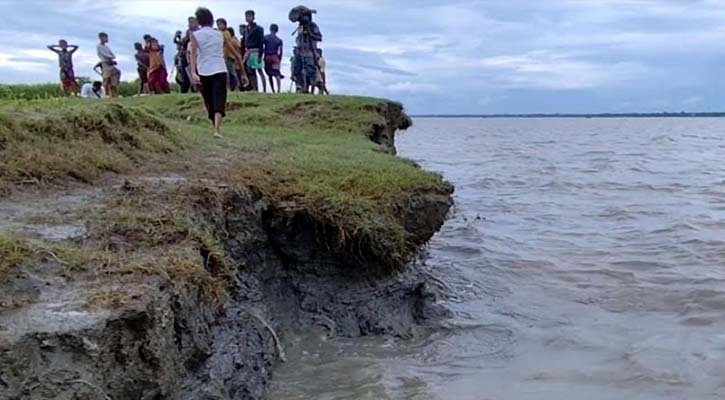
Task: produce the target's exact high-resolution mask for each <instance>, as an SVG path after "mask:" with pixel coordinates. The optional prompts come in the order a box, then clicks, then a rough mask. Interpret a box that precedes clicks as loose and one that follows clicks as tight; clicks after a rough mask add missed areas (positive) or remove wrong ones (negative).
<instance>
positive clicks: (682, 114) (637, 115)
mask: <svg viewBox="0 0 725 400" xmlns="http://www.w3.org/2000/svg"><path fill="white" fill-rule="evenodd" d="M410 117H411V118H651V117H659V118H662V117H668V118H678V117H679V118H697V117H717V118H722V117H725V111H678V112H672V111H661V112H619V113H614V112H604V113H496V114H468V113H466V114H428V113H420V114H411V115H410Z"/></svg>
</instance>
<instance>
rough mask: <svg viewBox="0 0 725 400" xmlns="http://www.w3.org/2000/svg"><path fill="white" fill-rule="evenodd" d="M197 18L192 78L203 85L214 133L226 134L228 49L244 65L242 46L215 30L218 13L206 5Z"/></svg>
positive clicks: (192, 35)
mask: <svg viewBox="0 0 725 400" xmlns="http://www.w3.org/2000/svg"><path fill="white" fill-rule="evenodd" d="M196 19H197V21H198V22H199V25H200V26H201V29H199V30H197V31H195V32H193V33H192V34H191V42H190V53H191V54H190V56H189V70H190V74H189V76H190V78H191V82H192V83H193V84H194V85H197V86H200V87H201V90H200V92H201V96H202V98H203V99H204V106H205V107H206V111H207V113H208V115H209V119H210V120H211V121H212V123H213V124H214V137H215V138H221V137H222V120H223V119H224V117H225V116H226V103H227V65H226V63H225V61H224V50H225V49H226V50H227V51H228V52H231V54H232V55H233V57H234V59H235V60H236V61H237V62H238V63H239V64H240V65H241V64H242V56H241V54H239V50H238V49H236V48H234V46H233V45H232V44H231V43H230V42H229V41H227V40H224V36H223V35H222V32H220V31H217V30H214V29H213V28H212V26H213V25H214V16H213V15H212V13H211V11H209V10H208V9H206V8H203V7H199V8H198V9H197V10H196Z"/></svg>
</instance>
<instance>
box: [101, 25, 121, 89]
mask: <svg viewBox="0 0 725 400" xmlns="http://www.w3.org/2000/svg"><path fill="white" fill-rule="evenodd" d="M98 39H100V41H101V43H100V44H99V45H98V46H97V47H96V51H97V52H98V58H99V59H100V60H101V69H102V71H103V86H104V88H105V89H106V93H108V95H109V96H111V97H117V96H118V87H119V85H120V84H121V70H119V69H118V68H116V64H118V63H117V62H116V56H115V55H114V54H113V52H112V51H111V48H110V47H108V44H107V43H108V34H106V33H104V32H101V33H99V34H98Z"/></svg>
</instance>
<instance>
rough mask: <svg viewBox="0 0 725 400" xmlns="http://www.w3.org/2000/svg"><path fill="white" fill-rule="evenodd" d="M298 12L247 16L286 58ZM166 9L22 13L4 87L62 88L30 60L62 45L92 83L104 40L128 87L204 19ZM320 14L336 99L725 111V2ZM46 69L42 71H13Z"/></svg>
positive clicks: (656, 0) (41, 4)
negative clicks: (140, 58)
mask: <svg viewBox="0 0 725 400" xmlns="http://www.w3.org/2000/svg"><path fill="white" fill-rule="evenodd" d="M298 2H299V0H294V1H292V0H289V1H288V0H280V1H275V2H260V3H258V4H254V3H252V4H250V5H246V4H245V5H244V6H248V7H253V8H256V9H257V11H258V15H259V19H260V23H261V24H263V25H265V26H266V25H268V24H269V23H271V22H275V23H279V24H280V25H281V26H282V30H283V38H284V39H285V41H287V42H288V46H287V49H288V50H289V49H290V45H289V42H290V41H291V37H290V36H289V34H290V33H291V31H292V29H294V27H293V26H291V24H289V23H288V22H287V21H286V10H287V9H288V8H289V7H290V6H293V5H296V3H298ZM207 3H209V4H208V5H209V7H210V8H211V9H212V11H215V13H217V14H218V15H217V16H224V17H226V18H227V19H229V20H230V22H231V23H232V26H236V25H238V23H239V22H241V20H242V15H241V13H242V11H243V10H242V8H244V7H241V6H240V5H239V4H237V3H233V2H228V1H223V0H208V1H207ZM158 4H159V3H158V2H154V3H151V2H150V1H147V2H144V1H136V2H133V1H131V0H108V1H104V2H97V1H92V0H76V1H73V2H70V3H69V2H51V1H33V0H28V1H25V2H23V7H17V9H16V10H14V9H9V10H8V12H7V14H8V15H7V16H6V19H7V23H6V25H5V27H4V28H3V29H2V30H1V31H0V49H2V50H0V72H1V73H2V74H1V75H0V76H2V78H1V80H2V81H3V82H37V81H52V80H55V79H57V71H56V70H55V66H54V63H53V62H52V61H50V60H46V59H43V58H42V57H36V54H35V53H33V54H31V55H29V54H27V53H23V51H24V50H27V49H35V50H38V49H41V50H42V49H43V48H44V46H45V45H46V44H48V43H51V42H55V41H57V39H58V38H60V37H67V38H69V40H72V41H74V42H76V43H78V44H79V45H81V50H80V51H79V53H78V57H77V62H76V66H77V68H78V69H80V70H81V71H79V72H78V74H79V75H88V74H89V72H88V71H89V68H90V67H91V66H92V65H93V64H94V63H95V44H96V39H95V35H96V33H97V32H98V31H101V30H103V31H107V32H108V33H109V34H111V40H112V42H111V46H112V48H113V49H114V51H115V52H116V53H117V55H120V56H123V57H124V58H123V60H122V63H121V67H122V69H123V71H124V73H125V74H126V76H127V77H128V76H131V77H133V71H134V65H133V58H132V51H131V48H132V47H131V46H132V44H133V42H135V41H137V40H138V39H139V38H140V36H141V35H142V34H144V33H147V32H148V33H151V34H153V35H155V36H158V37H159V38H160V39H161V40H162V42H166V43H167V45H168V44H169V43H170V39H171V36H172V35H173V32H174V31H175V30H176V29H180V28H183V25H184V23H185V16H186V15H188V14H190V13H191V12H192V11H193V9H194V8H195V6H196V3H195V2H192V1H183V0H169V1H165V2H164V3H163V4H164V5H165V6H164V7H162V8H161V9H159V6H158ZM314 6H315V7H316V8H318V9H319V10H320V13H319V15H318V21H319V23H320V25H321V27H322V29H323V32H324V33H325V41H324V43H323V47H324V48H325V50H326V58H327V59H328V68H329V76H330V86H331V88H332V89H333V91H335V92H338V93H348V94H363V95H371V96H383V97H393V98H396V99H398V100H401V101H404V102H405V103H406V104H408V106H409V108H410V109H411V110H412V111H413V112H417V113H426V112H451V113H455V112H461V113H473V112H497V113H500V112H511V113H518V112H600V111H601V112H605V111H627V110H624V109H622V107H625V108H629V109H630V110H633V111H660V110H661V108H662V107H672V108H673V109H672V111H679V109H678V108H679V107H685V108H687V107H696V108H698V109H708V110H709V109H718V108H725V100H723V99H722V96H720V93H721V92H722V91H723V90H725V83H723V82H722V79H721V78H720V75H721V74H722V72H721V71H722V63H723V58H725V47H723V46H722V43H723V42H725V27H721V26H722V25H723V23H722V22H723V21H724V20H725V2H723V1H718V0H690V1H682V0H638V1H631V0H589V1H580V0H547V1H532V0H508V1H493V0H450V1H448V2H444V3H442V2H440V1H433V0H418V1H415V0H399V1H396V2H389V1H383V0H318V1H317V2H316V4H315V5H314ZM240 7H241V8H240ZM84 16H88V17H84ZM93 16H103V18H95V17H93ZM170 56H171V55H170V54H167V57H169V58H170ZM44 63H45V64H47V65H48V68H47V71H45V70H38V69H36V68H33V70H32V71H25V70H24V69H23V68H18V66H22V65H26V64H32V65H40V66H42V65H44ZM285 68H288V65H287V66H286V67H285Z"/></svg>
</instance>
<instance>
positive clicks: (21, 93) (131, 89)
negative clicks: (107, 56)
mask: <svg viewBox="0 0 725 400" xmlns="http://www.w3.org/2000/svg"><path fill="white" fill-rule="evenodd" d="M79 80H80V81H81V86H82V85H83V83H86V82H90V79H89V78H79ZM99 80H100V78H99ZM173 86H176V84H174V85H173ZM138 88H139V82H138V80H136V81H131V82H121V86H120V87H119V93H120V95H121V96H123V97H131V96H134V95H136V94H137V93H138ZM173 89H174V90H176V88H175V87H174V88H173ZM59 97H65V93H63V90H62V89H61V87H60V83H45V84H36V85H0V100H40V99H53V98H59Z"/></svg>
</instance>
